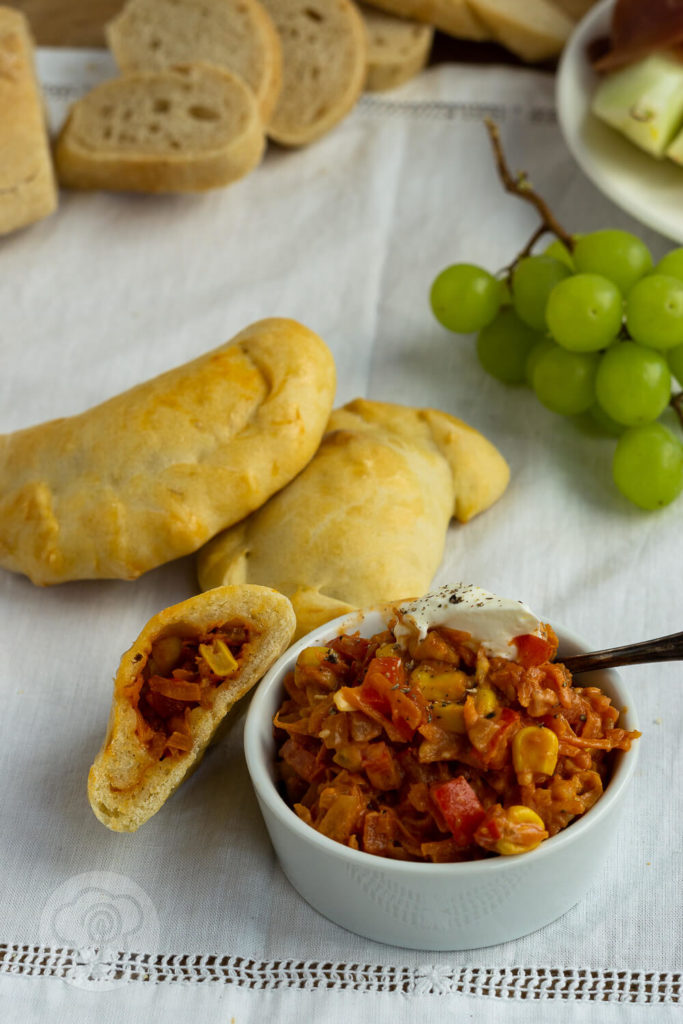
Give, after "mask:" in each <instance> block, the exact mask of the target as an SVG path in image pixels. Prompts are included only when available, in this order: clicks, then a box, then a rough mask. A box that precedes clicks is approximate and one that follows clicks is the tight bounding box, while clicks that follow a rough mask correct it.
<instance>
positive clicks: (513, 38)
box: [467, 0, 574, 63]
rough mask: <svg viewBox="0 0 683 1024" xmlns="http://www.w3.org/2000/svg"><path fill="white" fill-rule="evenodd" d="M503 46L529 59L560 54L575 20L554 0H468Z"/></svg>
mask: <svg viewBox="0 0 683 1024" xmlns="http://www.w3.org/2000/svg"><path fill="white" fill-rule="evenodd" d="M467 2H468V3H469V5H470V7H471V9H472V11H473V13H474V14H475V15H476V16H477V18H479V19H480V20H481V21H482V22H483V23H484V24H485V25H486V27H487V28H488V30H489V32H490V34H491V36H492V37H493V38H494V39H495V40H496V41H497V42H499V43H501V45H502V46H505V47H506V48H507V49H508V50H510V51H511V52H512V53H515V54H516V55H517V56H518V57H521V58H522V60H525V61H528V62H529V63H535V62H536V61H542V60H548V59H550V58H551V57H556V56H557V55H558V53H560V51H561V50H562V48H563V47H564V44H565V43H566V42H567V40H568V39H569V36H570V35H571V33H572V31H573V29H574V22H573V21H572V19H571V18H570V17H568V16H567V15H566V14H564V13H563V12H562V11H561V10H559V8H557V7H555V6H553V4H552V3H551V2H550V0H523V2H521V0H467Z"/></svg>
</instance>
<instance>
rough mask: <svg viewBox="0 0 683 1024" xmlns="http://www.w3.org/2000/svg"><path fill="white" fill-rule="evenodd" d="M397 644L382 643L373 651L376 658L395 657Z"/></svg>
mask: <svg viewBox="0 0 683 1024" xmlns="http://www.w3.org/2000/svg"><path fill="white" fill-rule="evenodd" d="M397 649H398V645H397V644H382V645H381V647H378V648H377V650H376V651H375V657H376V658H395V657H396V655H397Z"/></svg>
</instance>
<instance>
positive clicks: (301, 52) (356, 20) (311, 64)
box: [263, 0, 367, 146]
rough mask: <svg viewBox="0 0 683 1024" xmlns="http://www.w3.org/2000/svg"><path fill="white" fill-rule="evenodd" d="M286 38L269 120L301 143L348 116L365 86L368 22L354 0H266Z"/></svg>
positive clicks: (286, 141) (285, 139) (280, 136)
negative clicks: (278, 89) (279, 81)
mask: <svg viewBox="0 0 683 1024" xmlns="http://www.w3.org/2000/svg"><path fill="white" fill-rule="evenodd" d="M263 2H264V6H265V7H266V10H267V11H268V12H269V14H270V15H271V17H272V19H273V22H274V24H275V27H276V29H277V31H278V33H279V35H280V39H281V41H282V90H281V92H280V98H279V100H278V103H277V104H276V106H275V109H274V111H273V114H272V116H271V118H270V120H269V122H268V124H267V125H266V131H267V134H268V135H269V136H270V138H271V139H273V140H274V141H275V142H278V143H279V144H280V145H282V146H303V145H306V144H308V143H310V142H313V141H315V140H316V139H318V138H320V137H321V136H322V135H324V134H325V133H326V132H328V131H329V130H330V129H331V128H332V127H333V126H334V125H335V124H337V123H338V122H339V121H341V120H342V118H344V117H346V115H347V114H348V113H349V112H350V111H351V109H352V108H353V106H354V105H355V103H356V101H357V100H358V98H359V97H360V95H361V92H362V91H363V85H364V82H365V72H366V66H367V43H366V35H365V26H364V25H363V19H362V17H361V14H360V11H359V10H358V8H357V6H356V5H355V3H353V0H311V2H308V0H305V2H302V0H263Z"/></svg>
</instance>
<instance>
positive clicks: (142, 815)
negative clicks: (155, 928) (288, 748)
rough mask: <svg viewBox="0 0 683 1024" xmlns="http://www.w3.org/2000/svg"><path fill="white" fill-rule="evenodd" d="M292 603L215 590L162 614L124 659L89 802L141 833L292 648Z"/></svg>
mask: <svg viewBox="0 0 683 1024" xmlns="http://www.w3.org/2000/svg"><path fill="white" fill-rule="evenodd" d="M295 624H296V622H295V617H294V612H293V610H292V606H291V604H290V602H289V601H288V600H287V598H286V597H284V596H283V595H282V594H279V593H277V592H276V591H274V590H270V589H269V588H267V587H259V586H241V587H217V588H216V589H214V590H211V591H207V592H206V593H204V594H199V595H197V596H196V597H191V598H190V599H189V600H187V601H183V602H182V603H181V604H177V605H174V606H173V607H171V608H166V609H165V610H164V611H162V612H159V614H158V615H155V616H154V618H153V619H150V621H149V622H148V623H147V625H146V626H145V628H144V629H143V631H142V632H141V633H140V636H139V637H138V638H137V640H136V641H135V643H134V644H133V646H132V647H131V648H130V650H128V651H127V652H126V653H125V654H124V655H123V657H122V659H121V664H120V666H119V670H118V672H117V674H116V678H115V680H114V697H113V701H112V708H111V714H110V718H109V726H108V728H107V735H106V738H105V741H104V745H103V747H102V749H101V751H100V752H99V754H98V755H97V757H96V758H95V762H94V764H93V766H92V768H91V769H90V775H89V777H88V798H89V800H90V806H91V807H92V809H93V811H94V812H95V814H96V816H97V817H98V818H99V820H100V821H101V822H102V823H103V824H105V825H106V826H107V827H108V828H110V829H113V831H115V832H134V831H135V830H136V829H137V828H138V827H139V826H140V825H142V824H143V823H144V822H145V821H147V819H148V818H150V817H151V816H152V815H153V814H155V813H156V812H157V811H158V810H159V808H160V807H161V805H162V804H163V803H164V801H165V800H166V799H167V798H168V797H169V796H170V795H171V793H173V791H174V790H175V789H177V788H178V786H179V785H180V784H181V782H182V781H183V779H185V777H186V776H187V775H188V774H189V773H190V772H191V771H192V770H193V769H194V768H195V767H196V766H197V764H198V762H199V761H200V760H201V757H202V755H203V753H204V750H205V749H206V747H207V745H208V743H209V742H210V740H211V738H212V736H213V735H214V733H215V732H216V730H217V728H218V726H219V725H220V724H221V722H222V721H223V719H224V718H225V716H226V714H227V713H228V711H229V710H230V708H231V707H232V706H233V704H234V703H235V701H236V700H238V699H239V698H240V697H242V696H243V695H244V694H245V693H246V692H247V690H249V689H250V688H251V687H252V686H253V685H254V683H256V682H258V681H259V680H260V679H261V677H262V676H263V675H264V674H265V672H266V671H267V670H268V669H269V668H270V666H271V665H272V664H273V662H274V661H275V660H276V659H277V658H278V657H279V656H280V655H281V654H282V653H283V652H284V651H285V650H286V649H287V647H288V646H289V643H290V642H291V639H292V636H293V634H294V628H295Z"/></svg>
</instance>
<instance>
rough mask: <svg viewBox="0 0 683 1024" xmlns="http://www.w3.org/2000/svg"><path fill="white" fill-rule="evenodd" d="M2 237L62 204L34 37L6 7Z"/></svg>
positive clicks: (0, 136) (1, 85) (0, 74)
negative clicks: (58, 198)
mask: <svg viewBox="0 0 683 1024" xmlns="http://www.w3.org/2000/svg"><path fill="white" fill-rule="evenodd" d="M0 156H1V159H0V234H7V233H9V232H10V231H15V230H16V229H17V228H23V227H25V226H26V225H28V224H33V223H34V222H35V221H37V220H41V219H42V218H43V217H47V216H48V214H50V213H52V212H53V210H54V209H55V208H56V206H57V186H56V183H55V178H54V172H53V169H52V157H51V156H50V144H49V141H48V134H47V126H46V123H45V109H44V106H43V99H42V95H41V91H40V86H39V85H38V80H37V78H36V73H35V68H34V64H33V39H32V37H31V32H30V29H29V25H28V22H27V20H26V18H25V17H24V15H23V14H21V12H20V11H15V10H13V9H12V8H9V7H0Z"/></svg>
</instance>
